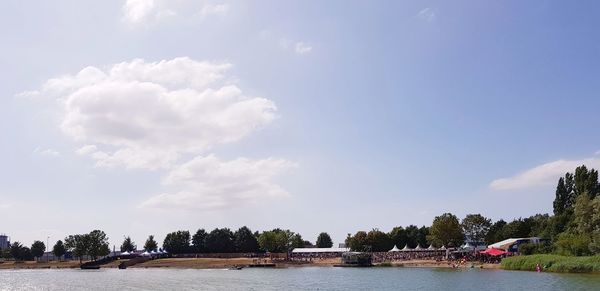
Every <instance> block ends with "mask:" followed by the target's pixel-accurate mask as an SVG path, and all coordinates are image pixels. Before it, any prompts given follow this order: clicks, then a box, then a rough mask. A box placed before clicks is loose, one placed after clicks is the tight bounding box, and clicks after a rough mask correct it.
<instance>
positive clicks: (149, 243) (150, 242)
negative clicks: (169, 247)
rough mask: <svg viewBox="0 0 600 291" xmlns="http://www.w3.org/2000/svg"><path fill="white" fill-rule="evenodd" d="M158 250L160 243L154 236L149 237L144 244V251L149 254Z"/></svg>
mask: <svg viewBox="0 0 600 291" xmlns="http://www.w3.org/2000/svg"><path fill="white" fill-rule="evenodd" d="M157 249H158V243H156V241H155V240H154V235H149V236H148V239H146V243H144V250H145V251H147V252H151V251H156V250H157Z"/></svg>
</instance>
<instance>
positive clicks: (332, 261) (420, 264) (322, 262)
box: [0, 258, 500, 269]
mask: <svg viewBox="0 0 600 291" xmlns="http://www.w3.org/2000/svg"><path fill="white" fill-rule="evenodd" d="M121 262H122V260H117V261H114V262H111V263H109V264H106V265H102V266H101V268H103V269H104V268H117V266H118V265H119V264H120V263H121ZM269 262H270V261H269ZM253 263H254V262H253V259H252V258H230V259H223V258H164V259H156V260H150V261H147V262H144V263H140V264H137V265H134V266H131V267H130V268H132V269H140V268H173V269H227V268H231V267H234V266H248V265H251V264H253ZM274 263H275V264H276V268H293V267H333V266H334V265H337V264H339V263H340V258H329V259H318V260H313V261H312V262H295V261H292V262H290V261H283V262H281V261H277V262H274ZM79 266H80V264H79V261H61V262H57V261H51V262H34V261H28V262H12V261H10V262H3V263H0V269H74V268H79ZM375 267H407V268H453V266H452V263H451V262H448V261H441V262H438V261H435V260H407V261H398V262H392V263H389V264H375ZM458 268H481V269H500V264H481V263H477V262H473V263H471V262H469V263H467V264H466V265H462V266H459V267H458Z"/></svg>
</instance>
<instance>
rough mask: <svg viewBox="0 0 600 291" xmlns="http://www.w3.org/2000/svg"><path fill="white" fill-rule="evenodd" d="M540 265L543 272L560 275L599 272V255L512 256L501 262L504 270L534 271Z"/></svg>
mask: <svg viewBox="0 0 600 291" xmlns="http://www.w3.org/2000/svg"><path fill="white" fill-rule="evenodd" d="M537 264H540V266H541V267H542V269H543V271H547V272H561V273H589V272H600V255H596V256H589V257H573V256H561V255H548V254H543V255H530V256H514V257H509V258H505V259H503V260H502V263H501V265H502V268H503V269H506V270H521V271H535V267H536V265H537Z"/></svg>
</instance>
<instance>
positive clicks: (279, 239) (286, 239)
mask: <svg viewBox="0 0 600 291" xmlns="http://www.w3.org/2000/svg"><path fill="white" fill-rule="evenodd" d="M293 237H294V233H293V232H291V231H290V230H282V229H279V228H276V229H274V230H271V231H263V232H262V233H261V234H260V236H259V237H258V244H259V245H260V248H261V249H263V250H265V251H267V252H272V253H284V252H288V251H290V250H291V249H292V242H293V241H292V239H293Z"/></svg>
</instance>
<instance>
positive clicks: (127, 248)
mask: <svg viewBox="0 0 600 291" xmlns="http://www.w3.org/2000/svg"><path fill="white" fill-rule="evenodd" d="M135 250H137V246H136V245H135V243H134V242H133V241H132V240H131V237H129V236H126V237H125V239H124V240H123V243H122V244H121V252H133V251H135Z"/></svg>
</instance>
